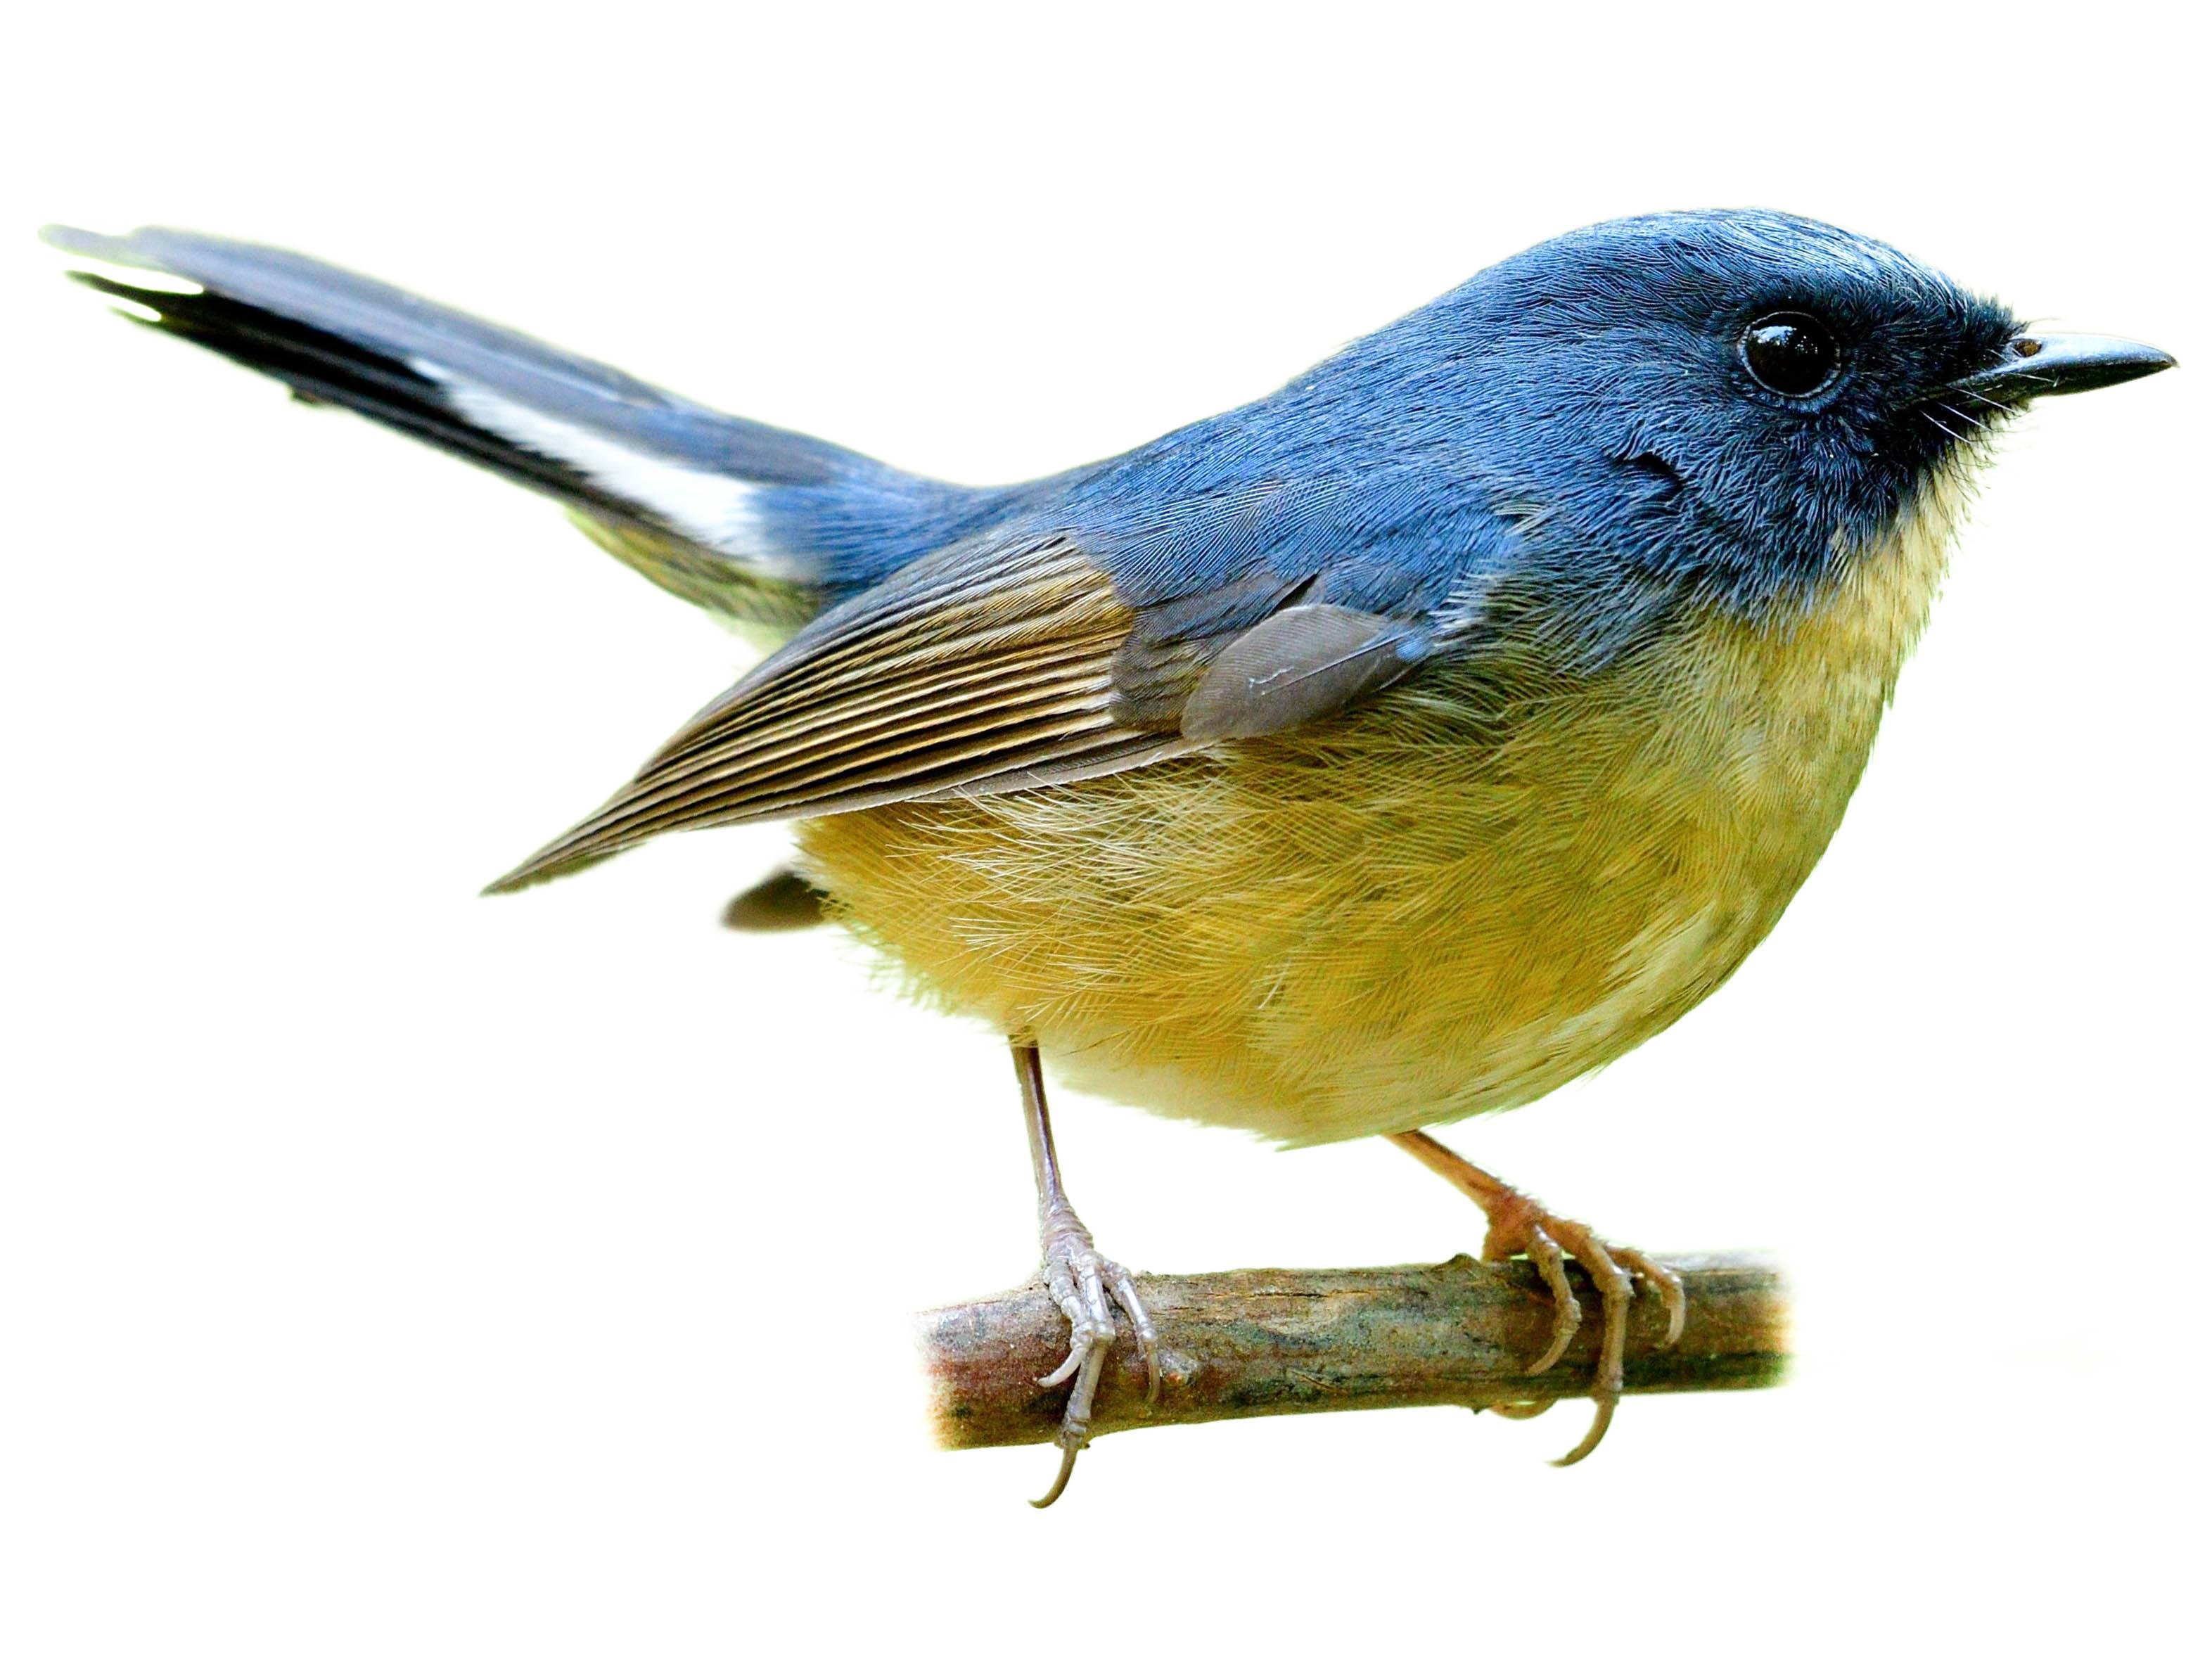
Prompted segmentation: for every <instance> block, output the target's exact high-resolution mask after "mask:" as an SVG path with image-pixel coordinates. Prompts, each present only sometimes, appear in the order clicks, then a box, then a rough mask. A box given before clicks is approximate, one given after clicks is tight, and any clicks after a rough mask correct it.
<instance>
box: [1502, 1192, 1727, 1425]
mask: <svg viewBox="0 0 2212 1659" xmlns="http://www.w3.org/2000/svg"><path fill="white" fill-rule="evenodd" d="M1486 1208H1488V1209H1489V1215H1490V1233H1489V1237H1488V1238H1487V1239H1486V1240H1485V1242H1484V1244H1483V1250H1482V1254H1483V1257H1484V1259H1485V1260H1486V1261H1506V1260H1508V1259H1509V1258H1510V1257H1512V1256H1516V1255H1526V1256H1527V1257H1528V1259H1529V1260H1530V1261H1533V1262H1534V1263H1535V1265H1536V1271H1537V1272H1538V1273H1541V1275H1542V1276H1543V1279H1544V1284H1545V1286H1546V1288H1547V1289H1548V1290H1549V1291H1551V1293H1552V1339H1551V1341H1550V1343H1549V1344H1548V1346H1546V1348H1545V1349H1544V1352H1542V1353H1541V1354H1540V1355H1538V1356H1537V1358H1536V1360H1535V1363H1534V1364H1531V1365H1530V1366H1529V1367H1528V1372H1527V1375H1528V1376H1536V1375H1538V1374H1539V1373H1540V1372H1542V1371H1547V1370H1550V1369H1551V1368H1552V1367H1553V1365H1555V1364H1558V1363H1559V1358H1560V1356H1561V1355H1563V1354H1565V1352H1566V1351H1567V1345H1568V1344H1569V1343H1570V1342H1571V1341H1572V1340H1574V1335H1575V1332H1576V1330H1577V1328H1578V1327H1579V1326H1580V1325H1581V1323H1582V1316H1583V1312H1582V1304H1581V1303H1580V1301H1579V1300H1578V1299H1577V1297H1576V1296H1575V1292H1574V1287H1573V1285H1571V1284H1570V1283H1569V1282H1568V1279H1567V1272H1566V1258H1567V1257H1569V1256H1572V1257H1573V1258H1574V1259H1575V1260H1576V1261H1579V1262H1581V1263H1582V1265H1583V1271H1584V1272H1586V1273H1589V1276H1590V1279H1591V1280H1592V1281H1593V1282H1594V1283H1595V1285H1596V1286H1597V1292H1598V1298H1599V1301H1600V1303H1601V1305H1602V1307H1603V1309H1604V1314H1605V1332H1604V1335H1603V1338H1602V1340H1601V1342H1600V1344H1599V1347H1598V1364H1597V1375H1596V1376H1595V1377H1594V1378H1593V1379H1592V1380H1591V1383H1590V1391H1589V1392H1590V1398H1591V1399H1592V1400H1594V1401H1596V1402H1597V1412H1596V1415H1595V1416H1594V1417H1593V1418H1592V1419H1591V1420H1590V1426H1589V1432H1587V1433H1586V1434H1584V1435H1583V1437H1582V1439H1581V1440H1580V1441H1579V1442H1578V1443H1577V1444H1576V1446H1575V1448H1574V1449H1573V1450H1571V1451H1570V1452H1569V1453H1567V1455H1565V1456H1564V1457H1561V1458H1558V1459H1555V1460H1554V1461H1555V1462H1557V1463H1558V1465H1559V1467H1560V1468H1566V1467H1567V1466H1568V1465H1569V1464H1571V1463H1579V1462H1582V1461H1583V1459H1584V1458H1585V1457H1588V1456H1589V1455H1590V1454H1591V1453H1592V1452H1594V1451H1595V1450H1596V1449H1597V1447H1598V1443H1599V1442H1600V1441H1601V1440H1603V1439H1604V1438H1605V1431H1606V1430H1607V1429H1608V1428H1610V1427H1611V1426H1612V1425H1613V1410H1614V1407H1617V1406H1619V1405H1620V1392H1621V1388H1622V1384H1623V1383H1624V1382H1625V1380H1626V1372H1627V1355H1628V1309H1629V1304H1630V1303H1631V1302H1632V1301H1633V1300H1634V1299H1635V1296H1636V1281H1637V1280H1638V1279H1642V1280H1644V1283H1646V1284H1647V1285H1650V1286H1651V1288H1652V1289H1653V1290H1655V1291H1657V1292H1658V1293H1659V1300H1660V1304H1661V1305H1662V1307H1663V1308H1664V1309H1665V1310H1666V1311H1667V1334H1666V1336H1665V1337H1664V1339H1663V1340H1662V1343H1661V1346H1663V1347H1672V1346H1674V1344H1675V1342H1676V1341H1678V1340H1680V1337H1681V1334H1682V1322H1683V1321H1684V1319H1685V1318H1686V1316H1688V1313H1689V1299H1688V1297H1686V1296H1685V1295H1684V1294H1683V1291H1682V1281H1681V1279H1680V1276H1679V1275H1678V1274H1676V1273H1674V1271H1673V1269H1671V1268H1668V1267H1662V1265H1661V1264H1660V1263H1658V1262H1656V1261H1653V1260H1652V1259H1651V1258H1650V1256H1648V1255H1644V1252H1643V1251H1641V1250H1634V1249H1627V1248H1626V1247H1625V1246H1622V1245H1619V1244H1608V1243H1606V1242H1605V1241H1604V1240H1603V1239H1601V1238H1600V1237H1598V1236H1597V1235H1596V1234H1595V1233H1594V1232H1592V1231H1590V1230H1589V1228H1588V1227H1585V1226H1584V1225H1583V1224H1582V1223H1581V1222H1579V1221H1570V1220H1568V1219H1567V1218H1565V1216H1558V1215H1553V1213H1551V1212H1549V1211H1548V1210H1546V1209H1545V1208H1544V1207H1543V1206H1541V1205H1539V1204H1538V1203H1536V1202H1535V1201H1534V1200H1533V1199H1530V1198H1528V1197H1527V1196H1526V1195H1524V1194H1520V1193H1511V1194H1510V1196H1509V1197H1507V1198H1506V1199H1504V1200H1501V1201H1499V1202H1498V1203H1497V1204H1496V1206H1495V1207H1490V1206H1486ZM1528 1403H1529V1402H1522V1404H1520V1405H1518V1406H1516V1407H1512V1408H1510V1409H1508V1408H1498V1407H1493V1408H1492V1409H1493V1410H1498V1411H1499V1414H1500V1415H1502V1416H1507V1417H1533V1416H1535V1415H1536V1414H1537V1413H1536V1412H1535V1411H1532V1410H1529V1409H1528V1408H1527V1406H1528Z"/></svg>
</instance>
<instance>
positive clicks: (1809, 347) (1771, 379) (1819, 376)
mask: <svg viewBox="0 0 2212 1659" xmlns="http://www.w3.org/2000/svg"><path fill="white" fill-rule="evenodd" d="M1736 349H1737V351H1738V352H1739V353H1740V354H1741V356H1742V358H1743V366H1744V367H1745V368H1747V369H1749V370H1750V371H1751V378H1752V379H1753V380H1756V381H1758V382H1759V385H1761V386H1765V388H1766V389H1767V390H1768V391H1769V392H1780V393H1781V394H1782V395H1783V396H1784V397H1785V398H1809V397H1811V396H1812V395H1813V394H1814V392H1818V391H1820V389H1821V388H1822V387H1824V386H1826V385H1827V384H1828V382H1829V381H1831V380H1834V379H1835V378H1836V369H1837V366H1838V364H1839V363H1841V362H1842V361H1843V351H1842V349H1840V348H1839V347H1838V345H1837V344H1836V337H1835V336H1834V335H1832V334H1831V333H1829V332H1828V329H1827V325H1826V324H1825V323H1823V322H1822V321H1821V320H1820V319H1819V318H1818V317H1808V316H1807V315H1806V314H1805V313H1803V312H1802V311H1778V312H1775V313H1772V314H1771V315H1769V316H1765V317H1761V318H1760V319H1759V320H1758V321H1757V322H1755V323H1753V325H1751V326H1750V327H1749V328H1747V329H1746V330H1744V331H1743V339H1742V341H1741V343H1739V344H1738V345H1737V347H1736Z"/></svg>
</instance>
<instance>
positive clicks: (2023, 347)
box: [2012, 337, 2043, 357]
mask: <svg viewBox="0 0 2212 1659" xmlns="http://www.w3.org/2000/svg"><path fill="white" fill-rule="evenodd" d="M2042 349H2043V342H2042V341H2040V340H2031V339H2028V338H2027V337H2021V338H2020V339H2017V340H2015V341H2014V342H2013V343H2012V355H2013V356H2015V357H2033V356H2035V354H2036V353H2037V352H2039V351H2040V350H2042Z"/></svg>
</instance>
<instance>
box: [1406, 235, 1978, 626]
mask: <svg viewBox="0 0 2212 1659" xmlns="http://www.w3.org/2000/svg"><path fill="white" fill-rule="evenodd" d="M1455 313H1456V314H1455ZM1428 320H1429V325H1430V326H1431V328H1432V329H1436V330H1437V331H1443V330H1444V329H1447V328H1453V329H1455V330H1456V331H1457V332H1458V335H1459V343H1460V344H1461V346H1462V363H1463V364H1464V369H1465V373H1466V374H1467V376H1468V380H1469V381H1470V382H1471V390H1472V392H1473V394H1474V398H1475V399H1476V400H1477V402H1478V403H1479V404H1480V406H1481V407H1482V408H1483V409H1484V410H1485V411H1486V414H1487V415H1488V416H1490V417H1491V418H1492V420H1493V421H1494V422H1495V424H1494V426H1493V427H1492V430H1494V431H1496V432H1498V433H1499V434H1501V435H1503V436H1502V440H1501V449H1502V452H1503V453H1502V454H1501V456H1500V461H1501V464H1502V469H1503V470H1504V471H1508V472H1510V474H1512V475H1513V476H1514V477H1516V478H1525V479H1528V480H1529V481H1530V482H1531V484H1532V486H1533V489H1532V493H1536V492H1541V498H1542V499H1544V500H1546V501H1549V502H1551V503H1553V504H1554V505H1555V506H1556V507H1558V508H1559V512H1560V516H1559V521H1558V529H1557V531H1556V532H1555V533H1564V534H1569V535H1572V536H1574V537H1576V538H1578V539H1579V541H1580V543H1581V544H1582V545H1583V548H1585V549H1586V550H1602V551H1603V553H1604V554H1605V555H1607V556H1608V557H1609V559H1610V560H1611V561H1612V562H1613V563H1614V564H1615V565H1616V566H1617V565H1618V564H1620V563H1623V562H1626V563H1629V564H1632V565H1633V566H1636V567H1638V568H1643V569H1644V570H1647V571H1649V572H1651V573H1653V574H1657V575H1660V576H1662V577H1663V578H1665V579H1667V580H1669V581H1670V582H1674V583H1677V584H1689V585H1692V586H1696V587H1697V588H1698V589H1699V590H1700V591H1703V592H1707V593H1709V594H1712V595H1715V596H1717V597H1720V598H1723V599H1726V600H1729V601H1730V602H1732V603H1735V604H1736V605H1739V606H1741V608H1744V609H1746V610H1756V609H1758V608H1759V607H1761V606H1763V605H1766V604H1768V603H1771V601H1773V600H1775V599H1779V598H1783V597H1785V596H1786V595H1788V594H1790V593H1791V592H1802V591H1803V590H1804V589H1805V588H1806V587H1807V586H1808V585H1810V584H1813V583H1815V582H1817V581H1819V580H1822V579H1824V578H1826V577H1827V576H1830V575H1832V574H1833V573H1834V572H1835V571H1836V569H1837V568H1839V566H1840V565H1841V564H1842V563H1843V562H1846V561H1848V560H1849V559H1850V557H1851V556H1853V553H1854V552H1855V551H1856V550H1857V549H1860V548H1863V547H1865V546H1867V545H1869V544H1872V543H1873V542H1874V541H1875V539H1876V538H1878V537H1879V536H1880V535H1881V532H1882V531H1884V530H1885V529H1886V528H1887V527H1888V526H1890V525H1891V524H1892V523H1893V521H1894V520H1895V519H1896V517H1897V515H1898V513H1899V512H1900V511H1901V510H1902V509H1903V508H1904V507H1905V506H1906V504H1907V503H1908V502H1909V501H1911V500H1912V498H1913V497H1914V496H1915V495H1917V493H1918V491H1919V489H1921V487H1922V486H1923V484H1924V483H1926V482H1927V481H1928V480H1929V479H1930V478H1931V477H1933V476H1934V475H1935V474H1936V472H1937V471H1939V470H1940V469H1941V468H1942V467H1943V466H1945V465H1947V464H1948V463H1950V462H1951V461H1952V460H1953V459H1954V458H1956V457H1957V456H1958V455H1959V453H1960V450H1961V448H1962V447H1971V446H1972V445H1973V444H1974V443H1975V442H1976V441H1978V439H1979V438H1980V437H1981V435H1983V434H1984V432H1985V431H1986V430H1987V429H1988V428H1989V426H1990V422H1992V421H1993V420H1994V419H1996V417H1997V416H2000V415H2002V414H2004V413H2007V412H2009V411H2008V410H2007V409H2004V408H2001V407H1999V406H1998V405H1996V404H1995V403H1993V402H1985V406H1975V405H1974V404H1973V403H1972V400H1971V399H1965V398H1958V397H1953V396H1949V395H1946V394H1942V393H1941V392H1940V391H1939V390H1938V389H1939V388H1942V387H1943V386H1947V385H1949V384H1951V383H1952V382H1954V381H1955V380H1959V379H1960V377H1961V376H1963V375H1965V374H1970V373H1972V371H1973V370H1974V369H1976V368H1980V367H1982V366H1984V365H1985V364H1987V363H1988V362H1991V361H1994V360H1995V359H1996V357H1997V356H2000V355H2001V354H2002V352H2003V350H2004V349H2005V348H2006V345H2007V343H2008V342H2009V341H2010V340H2011V339H2012V337H2014V335H2015V332H2016V331H2017V325H2016V323H2015V319H2013V317H2012V315H2011V313H2009V312H2008V311H2007V310H2006V309H2005V308H2004V307H2002V306H2000V305H1997V304H1996V303H1995V302H1993V301H1987V300H1983V299H1979V298H1977V297H1975V296H1974V295H1970V294H1968V293H1967V292H1966V291H1965V290H1964V289H1960V288H1959V287H1958V286H1957V285H1955V284H1954V283H1951V282H1950V281H1948V279H1947V278H1945V277H1943V276H1941V275H1940V274H1938V273H1937V272H1936V271H1934V270H1929V268H1928V267H1927V266H1925V265H1923V264H1919V263H1918V262H1917V261H1915V260H1912V259H1910V258H1906V257H1905V255H1903V254H1901V253H1899V252H1897V251H1896V250H1894V249H1893V248H1889V247H1887V246H1884V245H1882V244H1881V243H1878V242H1873V241H1869V240H1866V239H1864V238H1861V237H1857V236H1853V235H1850V234H1848V233H1846V232H1843V231H1839V230H1837V229H1834V228H1832V227H1830V226H1826V225H1821V224H1818V223H1816V222H1812V221H1809V220H1802V219H1796V218H1792V217H1790V216H1785V215H1780V214H1763V213H1747V214H1732V215H1728V216H1705V215H1699V216H1671V215H1670V216H1658V217H1656V218H1648V219H1635V220H1626V221H1622V222H1617V223H1613V224H1609V225H1602V226H1598V227H1595V228H1593V229H1591V230H1589V231H1584V232H1577V233H1576V234H1573V235H1571V236H1567V237H1563V238H1561V239H1559V240H1558V241H1556V242H1552V243H1547V244H1546V245H1545V246H1542V247H1539V248H1535V249H1532V250H1531V251H1530V252H1528V253H1526V254H1523V255H1522V256H1520V257H1519V258H1516V259H1512V260H1509V261H1507V262H1506V263H1505V264H1503V265H1500V266H1498V267H1495V268H1494V269H1493V270H1491V271H1488V272H1486V273H1484V275H1483V276H1480V277H1478V278H1476V279H1475V281H1474V283H1469V284H1468V286H1467V288H1465V289H1462V290H1460V292H1459V293H1458V294H1456V295H1452V296H1449V298H1448V299H1447V300H1446V301H1443V302H1442V303H1441V304H1440V305H1439V306H1438V307H1436V308H1435V310H1434V312H1433V313H1431V317H1430V319H1428ZM1509 368H1510V373H1509V372H1507V371H1508V369H1509ZM1931 393H1936V395H1934V396H1932V397H1931V395H1930V394H1931Z"/></svg>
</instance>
